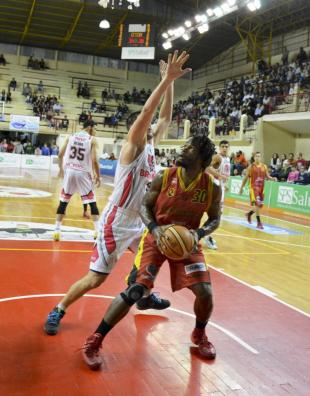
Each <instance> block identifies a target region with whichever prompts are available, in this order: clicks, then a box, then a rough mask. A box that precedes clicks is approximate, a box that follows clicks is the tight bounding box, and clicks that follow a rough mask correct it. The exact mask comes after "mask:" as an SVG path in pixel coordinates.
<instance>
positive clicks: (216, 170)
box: [204, 140, 230, 250]
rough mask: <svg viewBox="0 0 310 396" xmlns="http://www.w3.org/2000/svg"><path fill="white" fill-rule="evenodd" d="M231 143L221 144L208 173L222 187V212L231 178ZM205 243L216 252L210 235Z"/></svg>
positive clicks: (205, 239) (223, 141) (225, 141)
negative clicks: (229, 153)
mask: <svg viewBox="0 0 310 396" xmlns="http://www.w3.org/2000/svg"><path fill="white" fill-rule="evenodd" d="M228 150H229V142H228V141H227V140H222V141H221V142H220V144H219V154H215V155H214V156H213V158H212V163H211V165H210V166H209V167H208V168H207V172H208V173H210V174H211V175H213V176H214V177H215V178H217V179H218V180H219V182H220V184H221V187H222V200H221V206H222V212H223V206H224V197H225V191H226V183H227V180H228V178H229V176H230V158H229V155H228ZM204 241H205V243H206V245H207V246H208V248H209V249H213V250H216V249H217V244H216V241H215V240H214V239H213V238H212V237H211V235H208V236H207V237H205V238H204Z"/></svg>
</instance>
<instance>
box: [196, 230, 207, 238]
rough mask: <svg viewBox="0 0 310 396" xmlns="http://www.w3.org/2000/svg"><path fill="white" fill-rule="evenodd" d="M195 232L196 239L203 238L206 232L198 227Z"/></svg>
mask: <svg viewBox="0 0 310 396" xmlns="http://www.w3.org/2000/svg"><path fill="white" fill-rule="evenodd" d="M196 233H197V235H198V239H199V240H200V239H201V238H203V237H204V236H206V232H205V230H204V229H203V228H198V229H197V230H196Z"/></svg>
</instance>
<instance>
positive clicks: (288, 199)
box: [278, 186, 294, 205]
mask: <svg viewBox="0 0 310 396" xmlns="http://www.w3.org/2000/svg"><path fill="white" fill-rule="evenodd" d="M293 196H294V188H293V187H286V186H280V187H279V190H278V202H280V203H284V204H288V205H291V204H292V203H293Z"/></svg>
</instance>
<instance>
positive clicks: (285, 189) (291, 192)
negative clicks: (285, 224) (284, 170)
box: [270, 183, 310, 215]
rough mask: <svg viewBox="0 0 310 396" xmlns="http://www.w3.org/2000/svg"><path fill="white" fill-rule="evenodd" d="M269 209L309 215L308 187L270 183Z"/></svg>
mask: <svg viewBox="0 0 310 396" xmlns="http://www.w3.org/2000/svg"><path fill="white" fill-rule="evenodd" d="M271 184H272V188H271V195H270V207H271V208H279V209H285V210H289V211H292V212H299V213H303V214H307V215H310V185H308V186H300V185H298V184H291V183H271Z"/></svg>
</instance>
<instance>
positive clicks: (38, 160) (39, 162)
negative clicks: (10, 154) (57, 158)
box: [21, 154, 51, 170]
mask: <svg viewBox="0 0 310 396" xmlns="http://www.w3.org/2000/svg"><path fill="white" fill-rule="evenodd" d="M50 164H51V159H50V156H45V155H26V154H24V155H22V164H21V165H22V168H28V169H41V170H49V169H50Z"/></svg>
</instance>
